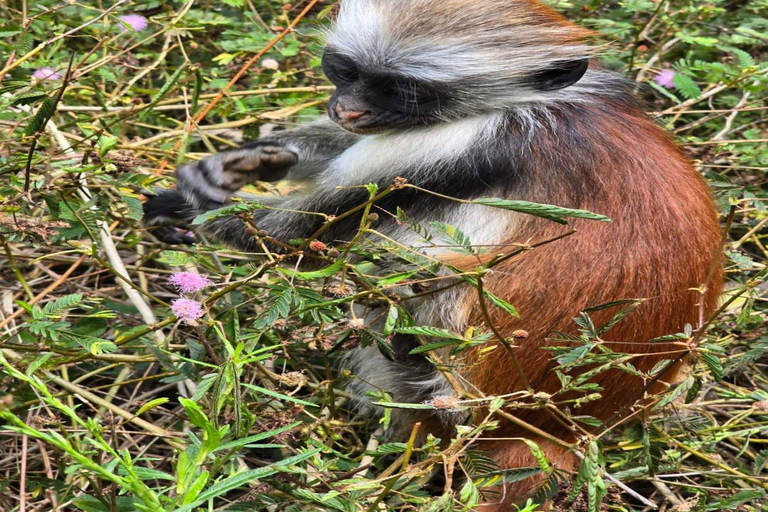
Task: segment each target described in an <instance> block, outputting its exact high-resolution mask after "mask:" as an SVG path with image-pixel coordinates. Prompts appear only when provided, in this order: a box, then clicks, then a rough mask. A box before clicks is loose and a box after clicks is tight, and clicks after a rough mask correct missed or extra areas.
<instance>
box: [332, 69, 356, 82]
mask: <svg viewBox="0 0 768 512" xmlns="http://www.w3.org/2000/svg"><path fill="white" fill-rule="evenodd" d="M333 75H334V78H336V79H338V80H339V81H341V82H355V81H357V79H358V78H360V75H359V74H358V72H357V70H355V69H351V68H341V69H335V70H334V72H333Z"/></svg>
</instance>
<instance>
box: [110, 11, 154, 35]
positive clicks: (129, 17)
mask: <svg viewBox="0 0 768 512" xmlns="http://www.w3.org/2000/svg"><path fill="white" fill-rule="evenodd" d="M117 19H119V20H120V21H122V22H123V23H125V24H126V25H128V26H129V27H131V28H132V29H133V30H134V31H135V32H141V31H142V30H144V29H145V28H147V25H149V20H147V18H145V17H144V16H142V15H141V14H126V15H125V16H118V17H117ZM120 28H122V29H123V30H126V29H125V27H124V26H123V25H120Z"/></svg>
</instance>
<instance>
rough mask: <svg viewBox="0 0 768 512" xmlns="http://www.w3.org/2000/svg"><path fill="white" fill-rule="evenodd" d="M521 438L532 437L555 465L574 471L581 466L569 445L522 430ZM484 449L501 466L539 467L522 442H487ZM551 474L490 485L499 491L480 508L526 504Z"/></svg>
mask: <svg viewBox="0 0 768 512" xmlns="http://www.w3.org/2000/svg"><path fill="white" fill-rule="evenodd" d="M521 437H526V438H528V439H531V440H532V441H534V442H535V443H536V444H538V445H539V447H540V448H541V449H542V451H543V452H544V453H545V454H546V455H547V458H548V459H549V462H550V463H551V464H552V466H553V467H554V468H557V469H561V470H565V471H574V470H575V469H576V467H577V465H578V464H577V462H578V461H577V459H576V456H575V455H574V454H573V453H570V452H569V451H568V450H567V448H564V447H562V446H560V445H558V444H555V443H553V442H552V441H549V440H547V439H542V438H540V437H532V436H531V434H530V433H521ZM479 448H482V450H483V451H485V452H486V453H487V454H488V456H490V457H491V458H492V459H493V460H495V461H496V463H497V464H498V465H499V469H513V468H523V467H537V466H538V463H537V462H536V459H535V458H534V456H533V455H532V454H531V450H530V448H528V445H526V444H525V443H523V442H522V441H502V440H499V441H483V442H482V444H481V445H479ZM547 477H548V476H547V475H544V474H540V475H536V476H532V477H530V478H526V479H525V480H521V481H519V482H512V483H508V484H501V485H500V486H497V487H493V488H490V489H489V490H491V491H495V492H494V493H493V495H492V496H490V497H489V499H487V500H486V501H485V502H484V503H482V504H480V505H479V506H478V507H477V510H478V511H479V512H508V511H509V510H512V505H513V504H517V505H519V504H523V503H525V500H526V499H527V498H530V497H531V496H532V495H533V494H534V493H535V492H536V491H537V490H538V489H539V488H540V487H541V485H542V484H544V482H545V481H546V479H547Z"/></svg>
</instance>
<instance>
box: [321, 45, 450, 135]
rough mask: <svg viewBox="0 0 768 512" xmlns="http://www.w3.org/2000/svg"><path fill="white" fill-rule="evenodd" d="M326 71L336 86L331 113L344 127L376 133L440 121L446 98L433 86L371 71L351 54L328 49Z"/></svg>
mask: <svg viewBox="0 0 768 512" xmlns="http://www.w3.org/2000/svg"><path fill="white" fill-rule="evenodd" d="M323 71H324V72H325V74H326V76H327V77H328V79H329V80H330V81H331V82H333V83H334V85H336V92H335V93H334V94H333V96H331V99H330V101H329V103H328V115H329V116H330V118H331V119H332V120H333V121H335V122H336V123H338V124H339V125H340V126H341V127H342V128H344V129H346V130H349V131H351V132H356V133H376V132H381V131H385V130H389V129H398V128H408V127H411V126H417V125H429V124H434V123H436V122H439V121H440V120H441V119H440V115H439V113H440V107H441V106H442V104H443V103H445V102H446V101H447V98H446V97H445V95H441V94H440V91H439V90H438V89H437V88H436V87H434V86H433V85H429V86H428V85H425V84H422V83H419V82H416V81H414V80H411V79H409V78H406V77H402V76H395V75H386V74H378V73H369V72H366V71H365V70H363V69H361V68H360V67H359V66H357V65H356V64H355V62H354V61H353V60H352V59H350V58H349V57H347V56H345V55H342V54H340V53H336V52H334V51H333V50H330V49H329V50H326V52H325V54H324V55H323Z"/></svg>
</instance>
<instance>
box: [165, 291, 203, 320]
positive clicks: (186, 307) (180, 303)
mask: <svg viewBox="0 0 768 512" xmlns="http://www.w3.org/2000/svg"><path fill="white" fill-rule="evenodd" d="M171 311H172V312H173V314H174V315H176V317H177V318H178V319H179V320H183V321H184V322H186V323H188V324H194V323H196V322H195V321H196V320H197V319H198V318H200V317H201V316H203V305H202V304H200V303H199V302H198V301H196V300H192V299H185V298H184V297H182V298H179V299H173V300H172V301H171Z"/></svg>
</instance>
